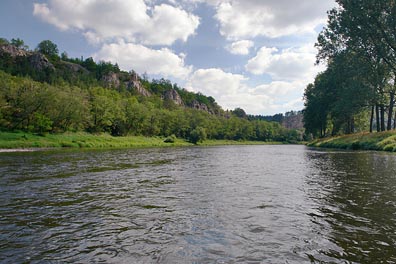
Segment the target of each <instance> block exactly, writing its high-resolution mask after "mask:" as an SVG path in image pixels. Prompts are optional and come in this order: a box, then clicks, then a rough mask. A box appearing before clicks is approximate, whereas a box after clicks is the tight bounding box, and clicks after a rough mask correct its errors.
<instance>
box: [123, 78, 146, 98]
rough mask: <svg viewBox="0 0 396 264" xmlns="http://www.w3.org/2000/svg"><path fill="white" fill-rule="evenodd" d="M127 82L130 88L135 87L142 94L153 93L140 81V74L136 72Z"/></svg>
mask: <svg viewBox="0 0 396 264" xmlns="http://www.w3.org/2000/svg"><path fill="white" fill-rule="evenodd" d="M125 84H126V86H127V87H128V88H129V89H131V88H133V89H135V90H136V92H137V93H138V94H140V95H143V96H146V97H148V96H151V93H150V92H149V91H147V90H146V89H145V88H144V87H143V85H142V83H141V82H140V81H139V76H138V75H137V74H136V73H135V72H132V73H131V79H130V80H129V81H128V82H126V83H125Z"/></svg>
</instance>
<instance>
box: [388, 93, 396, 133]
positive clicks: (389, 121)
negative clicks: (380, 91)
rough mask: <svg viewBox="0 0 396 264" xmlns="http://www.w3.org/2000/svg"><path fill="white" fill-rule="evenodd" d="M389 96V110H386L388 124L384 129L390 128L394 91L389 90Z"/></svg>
mask: <svg viewBox="0 0 396 264" xmlns="http://www.w3.org/2000/svg"><path fill="white" fill-rule="evenodd" d="M389 96H390V98H389V110H388V125H387V127H386V130H391V129H392V116H393V106H394V105H395V93H394V92H390V93H389Z"/></svg>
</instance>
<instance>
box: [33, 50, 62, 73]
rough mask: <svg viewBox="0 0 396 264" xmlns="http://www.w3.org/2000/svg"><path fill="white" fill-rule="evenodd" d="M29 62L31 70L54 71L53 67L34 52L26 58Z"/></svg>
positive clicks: (44, 58)
mask: <svg viewBox="0 0 396 264" xmlns="http://www.w3.org/2000/svg"><path fill="white" fill-rule="evenodd" d="M28 60H29V62H30V63H31V64H32V66H33V68H35V69H36V70H39V71H42V70H44V69H50V70H53V71H54V70H55V67H54V65H52V63H51V62H49V60H48V59H47V57H45V56H44V55H43V54H41V53H37V52H34V53H33V54H32V55H31V56H29V58H28Z"/></svg>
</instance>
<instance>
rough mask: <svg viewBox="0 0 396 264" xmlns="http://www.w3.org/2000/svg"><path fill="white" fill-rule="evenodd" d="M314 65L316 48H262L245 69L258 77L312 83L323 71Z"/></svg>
mask: <svg viewBox="0 0 396 264" xmlns="http://www.w3.org/2000/svg"><path fill="white" fill-rule="evenodd" d="M314 63H315V49H314V48H309V47H300V48H287V49H283V50H281V51H279V50H278V49H276V48H267V47H262V48H261V49H260V50H259V51H258V52H257V54H256V56H255V57H253V58H251V59H250V60H249V61H248V63H247V64H246V66H245V68H246V70H248V71H249V72H251V73H253V74H256V75H259V74H264V73H266V74H269V75H271V77H272V78H273V79H274V80H288V81H293V80H305V81H311V80H312V79H313V78H314V76H315V75H316V74H317V73H318V72H319V71H320V70H321V67H318V66H315V65H314Z"/></svg>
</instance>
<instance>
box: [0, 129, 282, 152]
mask: <svg viewBox="0 0 396 264" xmlns="http://www.w3.org/2000/svg"><path fill="white" fill-rule="evenodd" d="M253 144H256V145H257V144H276V143H272V142H271V143H266V142H260V141H232V140H206V141H204V142H203V143H200V145H204V146H216V145H253ZM172 146H173V147H177V146H193V144H192V143H189V142H187V141H185V140H183V139H176V140H175V142H174V143H165V142H164V138H161V137H142V136H127V137H113V136H110V135H108V134H99V135H93V134H89V133H81V132H80V133H64V134H47V135H45V136H39V135H35V134H29V133H23V132H17V133H14V132H0V149H27V148H64V147H66V148H141V147H172Z"/></svg>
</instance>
